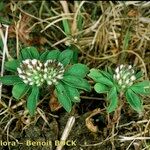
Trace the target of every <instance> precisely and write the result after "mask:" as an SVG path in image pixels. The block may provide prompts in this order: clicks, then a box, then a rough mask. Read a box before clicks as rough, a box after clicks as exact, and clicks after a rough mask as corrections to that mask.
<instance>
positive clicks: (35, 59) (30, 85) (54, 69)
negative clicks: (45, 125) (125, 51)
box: [0, 47, 90, 115]
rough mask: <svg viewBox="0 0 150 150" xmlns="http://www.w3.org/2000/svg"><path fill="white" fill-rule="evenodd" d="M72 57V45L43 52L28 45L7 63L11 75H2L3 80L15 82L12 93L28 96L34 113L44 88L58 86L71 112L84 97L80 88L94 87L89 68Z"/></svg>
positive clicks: (28, 105) (31, 110)
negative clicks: (88, 76)
mask: <svg viewBox="0 0 150 150" xmlns="http://www.w3.org/2000/svg"><path fill="white" fill-rule="evenodd" d="M72 58H73V51H72V50H70V49H66V50H64V51H62V52H60V51H59V50H51V51H45V52H44V53H42V54H40V53H39V52H38V51H37V49H36V48H35V47H27V48H24V49H22V50H21V53H20V56H19V57H18V59H13V60H9V61H8V62H6V63H5V69H6V70H7V71H9V72H10V73H11V75H5V76H3V77H0V82H2V83H3V84H4V85H13V88H12V95H13V97H14V98H15V99H16V100H20V99H21V98H22V97H23V96H25V95H26V96H27V109H28V110H29V113H30V115H34V113H35V110H36V106H37V103H38V101H39V94H40V88H42V87H44V88H45V86H48V87H49V86H50V88H51V87H54V91H55V94H56V96H57V98H58V101H59V102H60V103H61V104H62V106H63V107H64V108H65V110H66V111H67V112H70V111H71V108H72V102H79V101H80V90H85V91H90V84H89V83H88V81H87V80H86V79H84V78H85V76H86V74H87V73H88V72H89V68H88V67H87V66H86V65H83V64H80V63H77V64H73V65H72ZM9 72H8V73H9Z"/></svg>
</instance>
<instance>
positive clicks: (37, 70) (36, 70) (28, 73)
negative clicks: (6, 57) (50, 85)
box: [17, 59, 44, 86]
mask: <svg viewBox="0 0 150 150" xmlns="http://www.w3.org/2000/svg"><path fill="white" fill-rule="evenodd" d="M17 71H18V76H19V77H20V78H21V79H22V80H23V82H24V83H25V84H29V85H37V86H41V85H42V84H43V82H44V80H42V79H43V64H42V63H41V62H40V61H38V60H36V59H33V60H32V59H26V60H24V61H22V64H21V65H20V67H18V68H17Z"/></svg>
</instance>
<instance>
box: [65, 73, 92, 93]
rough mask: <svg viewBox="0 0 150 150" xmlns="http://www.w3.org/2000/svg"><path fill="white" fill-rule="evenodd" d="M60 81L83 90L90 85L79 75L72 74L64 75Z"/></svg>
mask: <svg viewBox="0 0 150 150" xmlns="http://www.w3.org/2000/svg"><path fill="white" fill-rule="evenodd" d="M62 81H63V82H64V83H66V84H68V85H70V86H71V87H74V88H78V89H82V90H85V91H90V90H91V86H90V84H89V83H88V81H87V80H85V79H82V78H80V77H76V76H73V75H64V78H63V79H62Z"/></svg>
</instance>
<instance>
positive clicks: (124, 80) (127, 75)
mask: <svg viewBox="0 0 150 150" xmlns="http://www.w3.org/2000/svg"><path fill="white" fill-rule="evenodd" d="M88 76H89V77H90V78H92V79H93V80H94V81H95V83H96V84H95V85H94V89H95V91H96V92H97V93H106V94H107V99H108V101H109V106H108V107H107V111H108V112H109V113H110V112H113V111H114V110H115V109H116V108H117V106H118V99H119V101H120V100H121V99H122V96H125V98H126V100H127V102H128V103H129V104H130V106H131V107H132V108H133V109H134V110H136V111H137V112H139V113H140V112H141V111H142V110H143V104H142V101H141V99H140V95H150V81H146V80H144V81H142V82H138V79H139V78H140V77H141V72H140V71H139V72H135V70H134V69H133V67H132V66H131V65H123V64H121V65H119V66H118V67H117V68H116V69H115V71H114V72H113V71H112V70H111V69H110V68H109V69H107V70H105V71H103V70H98V69H91V70H90V73H89V74H88Z"/></svg>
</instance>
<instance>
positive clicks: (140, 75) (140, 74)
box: [135, 71, 143, 79]
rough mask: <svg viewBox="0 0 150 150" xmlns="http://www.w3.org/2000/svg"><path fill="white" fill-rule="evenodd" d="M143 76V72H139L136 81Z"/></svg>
mask: <svg viewBox="0 0 150 150" xmlns="http://www.w3.org/2000/svg"><path fill="white" fill-rule="evenodd" d="M142 75H143V72H142V71H138V72H137V73H136V74H135V77H136V79H139V78H141V77H142Z"/></svg>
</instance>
